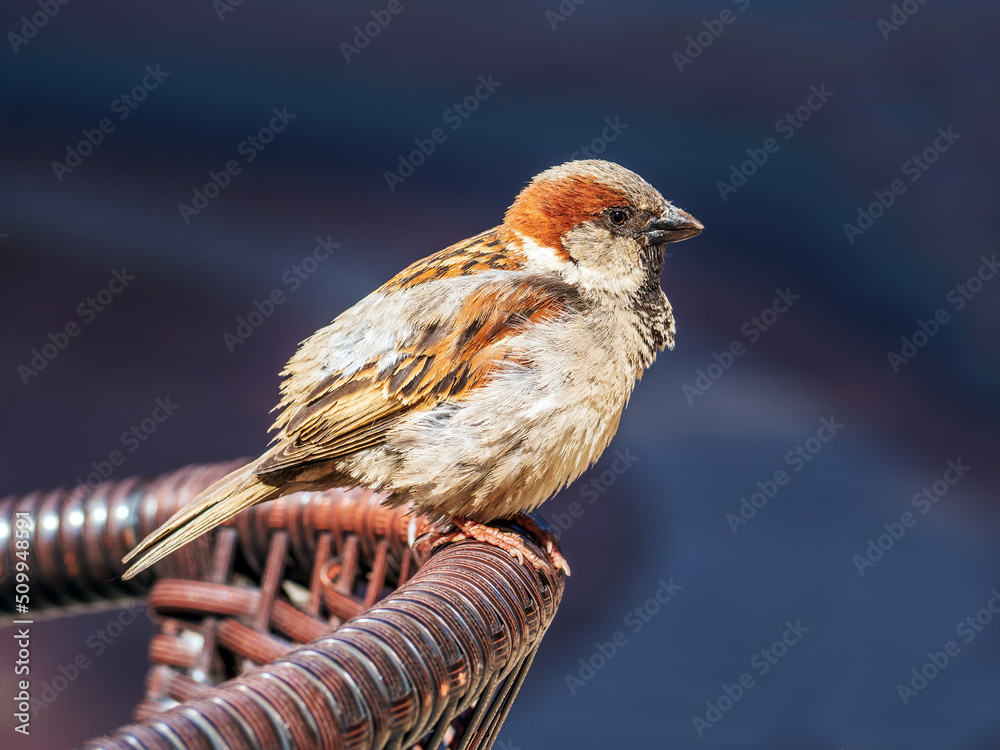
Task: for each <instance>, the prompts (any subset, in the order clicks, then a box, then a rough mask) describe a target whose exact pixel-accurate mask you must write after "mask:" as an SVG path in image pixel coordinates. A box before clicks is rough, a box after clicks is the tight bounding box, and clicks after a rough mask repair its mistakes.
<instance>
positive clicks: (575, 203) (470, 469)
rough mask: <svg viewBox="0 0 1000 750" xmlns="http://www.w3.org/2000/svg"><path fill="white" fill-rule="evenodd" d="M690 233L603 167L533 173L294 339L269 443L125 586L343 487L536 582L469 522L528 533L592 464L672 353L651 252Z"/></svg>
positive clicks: (164, 538)
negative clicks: (223, 532)
mask: <svg viewBox="0 0 1000 750" xmlns="http://www.w3.org/2000/svg"><path fill="white" fill-rule="evenodd" d="M703 229H704V226H703V225H702V224H701V223H700V222H699V221H698V220H696V219H695V218H694V217H693V216H691V215H690V214H688V213H686V212H685V211H682V210H681V209H679V208H677V207H676V206H674V205H672V204H671V203H669V202H668V201H666V200H665V199H664V198H663V196H662V195H660V193H659V192H657V190H656V189H654V188H653V187H652V186H651V185H650V184H649V183H647V182H646V181H645V180H643V179H642V178H641V177H639V175H637V174H635V173H634V172H631V171H630V170H628V169H625V168H624V167H621V166H619V165H618V164H614V163H612V162H608V161H603V160H598V159H587V160H582V161H570V162H567V163H565V164H562V165H559V166H556V167H552V168H550V169H547V170H545V171H544V172H542V173H540V174H538V175H537V176H536V177H534V178H533V179H532V180H531V181H530V182H529V183H528V185H527V186H526V187H525V188H524V189H523V190H522V191H521V192H520V193H519V194H518V196H517V197H516V198H515V199H514V202H513V203H512V204H511V206H510V208H508V209H507V213H506V215H505V216H504V220H503V223H502V224H501V225H500V226H497V227H494V228H493V229H489V230H487V231H485V232H483V233H481V234H478V235H476V236H475V237H472V238H470V239H466V240H463V241H461V242H459V243H457V244H454V245H452V246H450V247H447V248H445V249H444V250H441V251H440V252H438V253H435V254H434V255H430V256H428V257H427V258H424V259H423V260H419V261H417V262H416V263H414V264H413V265H411V266H409V267H408V268H406V269H405V270H404V271H402V272H401V273H399V274H398V275H396V276H395V277H394V278H392V279H391V280H389V281H388V282H386V283H385V284H384V285H382V286H381V287H380V288H378V289H376V290H375V291H374V292H372V293H371V294H369V295H368V296H367V297H365V298H364V299H362V300H361V301H360V302H358V303H357V304H356V305H354V306H353V307H351V308H350V309H348V310H346V311H345V312H343V313H342V314H341V315H340V316H338V317H337V318H336V319H335V320H334V321H333V322H332V323H330V325H328V326H326V327H325V328H321V329H320V330H319V331H317V332H316V333H315V334H313V335H312V336H310V337H309V338H307V339H306V340H305V341H303V342H302V344H301V345H300V347H299V349H298V351H297V352H296V353H295V354H294V356H292V358H291V359H290V360H289V361H288V364H287V365H286V367H285V369H284V370H283V371H282V373H281V374H282V375H283V376H284V380H283V382H282V384H281V398H280V402H279V404H278V406H277V407H275V408H276V409H279V410H280V413H279V416H278V417H277V420H276V421H275V422H274V425H273V426H272V428H271V429H272V430H276V431H277V433H276V435H275V437H274V439H273V440H272V445H271V447H270V448H269V449H268V450H267V451H266V452H265V453H264V454H263V455H262V456H260V458H258V459H257V460H256V461H252V462H251V463H249V464H247V465H246V466H244V467H242V468H240V469H237V470H236V471H234V472H232V473H231V474H229V475H228V476H226V477H224V478H223V479H221V480H219V481H218V482H216V483H215V484H213V485H212V486H210V487H209V488H208V489H206V490H205V491H203V492H202V493H201V494H199V495H198V496H197V497H196V498H195V499H194V500H192V501H191V503H190V504H188V505H187V506H185V507H184V508H182V509H181V510H180V511H178V512H177V513H176V514H175V515H174V516H173V517H172V518H170V519H169V520H168V521H167V522H166V523H164V524H163V525H162V526H161V527H160V528H158V529H157V530H155V531H154V532H152V533H151V534H150V535H149V536H147V537H146V538H145V539H144V540H143V541H142V542H140V543H139V544H138V545H137V546H136V547H135V549H133V550H132V551H131V552H130V553H129V554H128V555H127V556H126V557H125V558H124V560H123V562H125V563H128V562H130V561H131V563H132V564H131V567H129V568H128V570H127V571H126V572H125V574H124V576H123V577H124V578H131V577H133V576H135V575H136V574H137V573H139V572H140V571H142V570H144V569H145V568H147V567H149V566H150V565H153V564H154V563H156V562H158V561H160V560H162V559H163V558H164V557H166V556H167V555H169V554H170V553H172V552H174V551H175V550H177V549H178V548H179V547H182V546H183V545H185V544H187V543H188V542H190V541H192V540H193V539H195V538H196V537H198V536H200V535H201V534H204V533H205V532H207V531H209V530H210V529H212V528H214V527H215V526H218V525H219V524H221V523H223V522H225V521H226V520H228V519H230V518H232V517H233V516H235V515H236V514H238V513H239V512H240V511H242V510H244V509H246V508H248V507H250V506H251V505H254V504H256V503H261V502H264V501H267V500H272V499H274V498H277V497H280V496H282V495H286V494H289V493H292V492H298V491H303V490H310V491H319V490H324V489H328V488H331V487H351V486H363V487H368V488H370V489H373V490H377V491H384V492H386V493H388V496H387V500H386V501H385V502H386V503H387V504H389V505H393V506H396V505H401V504H409V505H410V506H411V508H412V509H413V511H414V512H417V513H424V514H429V515H430V516H431V517H432V518H438V519H442V520H446V521H450V522H451V524H453V526H449V528H454V531H453V532H452V533H451V535H442V536H441V537H440V538H439V539H438V540H436V541H441V540H454V539H460V538H467V537H471V538H475V539H479V540H481V541H485V542H488V543H492V544H496V545H498V546H500V547H502V548H503V549H506V550H507V551H508V552H510V553H511V554H512V555H514V556H515V557H517V558H518V559H519V560H520V561H521V562H523V561H524V560H525V559H527V560H528V561H529V562H530V563H531V564H532V565H534V566H535V567H541V566H542V565H543V562H542V561H541V559H540V558H538V556H537V555H535V554H533V553H531V552H530V551H529V550H528V549H527V548H526V547H525V545H524V544H523V541H522V540H521V538H520V537H519V536H518V535H517V534H515V533H512V532H505V531H501V530H499V529H496V528H494V527H492V526H487V525H486V524H488V523H489V522H491V521H497V520H502V519H504V520H505V519H514V520H515V522H517V523H520V524H521V525H522V526H526V527H527V528H529V530H533V531H536V533H537V532H538V528H537V524H535V523H534V522H533V521H532V520H531V519H530V517H528V516H526V515H525V514H526V513H527V512H528V511H530V510H532V509H534V508H536V507H538V506H539V505H540V504H541V503H542V502H544V501H545V500H546V499H548V498H549V497H551V496H552V495H553V494H555V493H556V492H557V491H558V490H559V489H561V488H562V487H564V486H566V485H568V484H569V483H570V482H572V481H573V480H574V479H576V478H577V477H578V476H580V474H582V473H583V472H584V471H585V470H586V469H587V468H588V467H590V466H591V465H593V464H594V463H595V462H596V461H597V459H598V458H599V457H600V455H601V453H602V452H603V451H604V449H605V448H606V447H607V445H608V443H609V442H610V441H611V438H612V437H613V436H614V434H615V431H616V430H617V428H618V422H619V418H620V417H621V414H622V410H623V409H624V408H625V405H626V403H627V402H628V400H629V396H630V395H631V393H632V389H633V387H634V386H635V383H636V381H637V380H639V379H640V378H641V377H642V374H643V372H644V371H645V370H646V368H648V367H649V366H650V365H651V364H652V363H653V360H654V359H655V358H656V355H657V353H658V352H660V351H662V350H663V349H664V348H671V349H672V348H673V344H674V333H675V328H674V317H673V312H672V309H671V306H670V303H669V302H668V300H667V297H666V295H665V294H664V293H663V290H662V289H661V288H660V272H661V270H662V268H663V258H664V250H665V247H666V245H667V243H670V242H678V241H680V240H685V239H688V238H689V237H693V236H695V235H697V234H699V233H700V232H701V231H702V230H703ZM543 535H544V532H543ZM545 543H546V548H547V549H548V550H549V551H550V553H551V552H552V551H553V545H552V539H551V537H549V538H548V539H547V540H546V542H545ZM553 559H554V560H555V562H556V564H557V565H559V566H560V567H562V568H563V569H564V571H565V572H567V573H568V572H569V568H568V566H567V565H566V564H565V561H564V560H562V559H561V556H558V558H556V557H553Z"/></svg>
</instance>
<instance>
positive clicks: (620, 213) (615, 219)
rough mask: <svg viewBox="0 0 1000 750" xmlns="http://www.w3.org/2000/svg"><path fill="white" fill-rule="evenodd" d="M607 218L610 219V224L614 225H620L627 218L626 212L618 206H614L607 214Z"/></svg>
mask: <svg viewBox="0 0 1000 750" xmlns="http://www.w3.org/2000/svg"><path fill="white" fill-rule="evenodd" d="M608 218H609V219H611V223H612V224H614V225H616V226H621V225H622V224H624V223H625V220H626V219H627V218H628V212H627V211H624V210H622V209H620V208H616V209H615V210H614V211H612V212H611V213H610V214H608Z"/></svg>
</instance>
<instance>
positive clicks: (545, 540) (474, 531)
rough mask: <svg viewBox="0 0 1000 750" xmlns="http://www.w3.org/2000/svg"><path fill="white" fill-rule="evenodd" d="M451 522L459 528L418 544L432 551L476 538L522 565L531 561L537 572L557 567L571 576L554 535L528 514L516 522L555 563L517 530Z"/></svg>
mask: <svg viewBox="0 0 1000 750" xmlns="http://www.w3.org/2000/svg"><path fill="white" fill-rule="evenodd" d="M449 520H450V521H451V523H452V525H453V526H454V527H455V528H454V529H453V530H451V531H443V532H436V533H432V534H428V535H427V536H425V537H424V538H423V539H421V540H418V543H419V542H423V543H427V544H430V548H431V549H437V548H438V547H440V546H441V545H443V544H450V543H452V542H460V541H462V540H464V539H475V540H476V541H479V542H483V543H484V544H490V545H492V546H494V547H499V548H500V549H502V550H503V551H504V552H506V553H507V554H509V555H510V556H511V557H513V558H514V559H515V560H517V561H518V563H520V564H521V565H523V564H524V563H525V562H527V563H528V564H529V565H530V566H531V567H533V568H534V569H535V570H543V569H546V568H549V567H551V566H552V565H554V566H555V567H556V568H558V569H559V570H561V571H563V572H564V573H565V574H566V575H569V564H568V563H567V562H566V558H564V557H563V556H562V555H561V554H560V552H559V550H558V548H557V547H556V539H555V536H553V534H552V532H550V531H548V530H547V529H543V528H542V527H541V526H539V524H538V523H537V522H536V521H535V520H534V519H533V518H531V517H530V516H528V515H525V514H523V513H522V514H521V515H518V516H516V517H515V518H514V519H513V522H514V523H516V524H518V525H519V526H521V527H523V528H524V529H525V530H526V531H528V532H529V533H532V534H534V535H535V536H536V537H538V540H539V542H540V543H541V544H542V546H543V547H544V548H545V551H546V552H547V553H548V555H549V558H550V560H551V563H550V562H549V560H546V559H544V558H542V557H540V556H539V555H537V554H535V553H534V552H532V551H531V550H530V549H529V548H528V546H527V545H526V544H525V543H524V539H522V538H521V535H520V534H518V533H516V532H514V531H502V530H500V529H497V528H494V527H493V526H488V525H486V524H484V523H480V522H479V521H473V520H471V519H468V518H451V519H449Z"/></svg>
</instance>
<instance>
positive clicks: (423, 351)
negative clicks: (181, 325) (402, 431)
mask: <svg viewBox="0 0 1000 750" xmlns="http://www.w3.org/2000/svg"><path fill="white" fill-rule="evenodd" d="M406 273H407V271H404V272H403V274H406ZM401 275H402V274H401ZM455 282H456V279H455V278H452V279H437V280H431V281H427V282H421V283H422V284H426V285H427V286H428V287H429V288H430V287H433V286H434V285H447V284H453V283H455ZM390 284H392V282H390ZM424 291H425V292H427V291H428V290H427V289H425V290H424ZM430 291H433V289H430ZM394 293H395V294H406V293H407V292H406V290H405V289H401V290H397V291H396V292H394ZM425 296H426V295H425ZM383 299H385V297H383ZM576 304H578V296H577V292H576V290H575V289H574V287H572V286H570V285H568V284H565V283H563V282H561V281H559V280H558V279H556V278H554V277H552V276H548V275H537V274H529V273H524V272H509V273H504V274H502V275H500V276H499V277H498V276H497V274H488V275H484V277H483V280H482V282H481V283H477V284H473V285H472V286H471V287H470V291H469V293H468V294H467V295H465V297H464V298H462V300H461V304H460V305H458V308H459V309H457V310H455V311H454V312H453V314H451V315H441V316H439V317H437V318H435V319H433V320H426V319H425V320H424V321H423V325H422V327H421V328H420V329H419V330H418V331H416V332H414V334H413V335H411V336H408V337H407V336H399V337H398V339H397V340H398V341H400V342H401V343H399V344H397V345H396V346H393V347H390V348H389V350H388V351H384V352H382V353H381V354H380V356H376V357H373V358H372V359H371V360H370V361H369V362H367V363H366V364H365V365H364V366H362V367H360V368H358V369H354V370H349V369H346V368H345V369H342V370H339V371H334V372H330V373H327V374H325V375H324V376H322V377H320V378H317V377H316V375H317V371H318V370H319V368H320V366H321V364H322V363H323V361H324V358H323V355H322V352H323V350H324V348H326V349H329V350H336V349H337V348H338V341H337V337H338V336H340V335H344V334H341V333H340V332H339V329H338V327H337V321H334V323H333V324H332V325H331V326H329V327H328V328H326V329H323V330H322V331H320V332H318V333H317V334H316V336H314V337H313V338H312V339H310V340H308V341H307V342H305V343H304V344H303V350H301V351H300V353H299V354H297V355H296V357H293V358H292V360H291V362H290V363H289V367H288V368H287V369H286V374H287V376H288V377H287V379H286V381H285V383H284V384H283V385H282V392H283V394H284V396H283V399H282V402H281V404H279V407H280V408H283V412H282V414H281V415H280V416H279V417H278V419H277V421H276V422H275V426H276V427H277V428H279V429H280V431H279V433H278V435H277V436H276V438H275V443H276V444H275V445H274V446H273V447H272V448H271V450H270V451H268V453H267V454H265V456H264V457H263V458H262V460H261V462H260V464H259V466H258V468H257V474H258V475H266V474H270V473H272V472H276V471H280V470H284V469H289V468H293V467H296V466H301V465H304V464H309V463H313V462H316V461H325V460H330V459H335V458H338V457H342V456H346V455H348V454H350V453H353V452H355V451H358V450H362V449H364V448H370V447H373V446H376V445H379V444H380V443H382V442H383V441H384V440H385V437H386V434H387V433H388V432H389V430H391V428H392V427H393V425H395V424H396V423H397V422H398V420H400V419H402V418H403V417H405V416H406V415H407V414H409V413H411V412H413V411H420V410H426V409H431V408H433V407H434V406H436V405H438V404H440V403H442V402H448V401H460V400H461V399H463V398H465V397H467V396H468V394H469V393H470V392H472V391H473V390H475V389H476V388H480V387H482V386H483V385H485V384H486V383H487V382H489V379H490V377H491V376H492V375H493V373H494V372H495V371H496V369H497V368H498V367H499V366H500V365H501V363H503V362H504V361H505V360H509V359H515V360H519V359H521V358H523V352H519V351H518V350H517V347H516V343H515V341H514V339H515V337H516V336H517V335H518V334H519V333H520V332H522V331H523V330H524V328H525V327H526V326H529V325H531V324H534V323H539V322H542V321H545V320H551V319H555V318H556V317H558V316H560V315H562V314H563V313H564V312H565V311H566V310H567V309H568V308H569V307H571V306H574V305H576ZM366 314H368V315H371V314H376V315H377V314H379V311H378V310H370V309H369V310H367V311H366ZM398 323H399V324H400V328H401V329H402V325H403V324H405V320H399V321H398ZM324 338H325V340H324ZM314 339H316V340H314ZM303 352H305V354H303ZM300 355H301V356H300ZM317 379H318V380H319V383H318V384H316V385H311V384H312V383H314V382H315V381H316V380H317ZM307 383H309V385H307ZM310 386H311V387H310Z"/></svg>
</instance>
